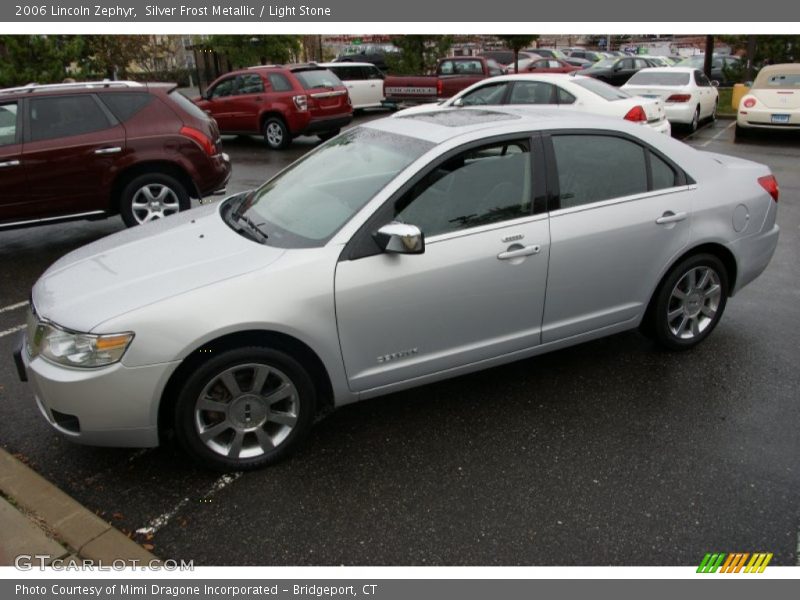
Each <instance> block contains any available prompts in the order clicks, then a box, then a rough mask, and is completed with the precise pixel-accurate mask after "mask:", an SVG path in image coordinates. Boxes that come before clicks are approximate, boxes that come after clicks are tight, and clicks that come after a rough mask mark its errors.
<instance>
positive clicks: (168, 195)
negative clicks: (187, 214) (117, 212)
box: [131, 183, 181, 224]
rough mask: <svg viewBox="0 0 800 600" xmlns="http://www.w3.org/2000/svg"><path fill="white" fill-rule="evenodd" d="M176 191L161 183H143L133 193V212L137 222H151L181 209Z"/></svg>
mask: <svg viewBox="0 0 800 600" xmlns="http://www.w3.org/2000/svg"><path fill="white" fill-rule="evenodd" d="M180 209H181V207H180V201H179V199H178V195H177V194H176V193H175V191H174V190H173V189H172V188H170V187H169V186H166V185H164V184H161V183H150V184H147V185H143V186H142V187H140V188H139V189H138V190H136V193H134V195H133V199H132V201H131V212H132V213H133V217H134V218H135V219H136V222H137V223H140V224H141V223H149V222H150V221H152V220H153V219H161V218H164V217H166V216H168V215H171V214H173V213H177V212H178V211H180Z"/></svg>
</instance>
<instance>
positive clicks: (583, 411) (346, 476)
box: [0, 117, 800, 565]
mask: <svg viewBox="0 0 800 600" xmlns="http://www.w3.org/2000/svg"><path fill="white" fill-rule="evenodd" d="M368 118H371V117H368ZM687 142H688V143H690V144H692V145H693V146H696V147H700V148H702V149H706V150H710V151H715V152H723V153H728V154H734V155H737V156H742V157H746V158H751V159H753V160H757V161H760V162H764V163H766V164H768V165H769V166H770V167H771V168H772V170H773V171H774V173H775V174H776V176H777V178H778V181H779V182H780V186H781V200H780V205H779V216H778V221H779V224H780V225H781V227H782V233H781V238H780V243H779V245H778V250H777V252H776V254H775V257H774V258H773V260H772V262H771V264H770V266H769V267H768V269H767V271H766V272H765V273H764V274H763V275H762V276H761V277H760V278H759V279H758V280H756V281H755V282H754V283H753V284H751V285H750V286H749V287H747V288H745V289H744V290H743V291H742V292H741V293H740V294H739V295H737V296H736V297H735V298H733V299H732V300H731V301H730V302H729V303H728V306H727V309H726V313H725V316H724V318H723V319H722V322H721V323H720V325H719V327H718V328H717V329H716V331H715V332H714V334H713V335H712V336H711V337H710V338H709V339H708V340H707V341H705V342H704V343H703V344H702V345H701V346H700V347H699V348H697V349H695V350H693V351H690V352H686V353H680V354H673V353H665V352H662V351H660V350H658V349H656V348H655V347H654V346H653V345H652V344H651V343H650V342H649V341H648V340H646V339H645V338H643V337H641V336H640V335H639V334H638V333H634V332H631V333H626V334H622V335H617V336H613V337H611V338H607V339H604V340H600V341H596V342H592V343H588V344H584V345H581V346H578V347H575V348H571V349H568V350H563V351H559V352H556V353H552V354H549V355H546V356H542V357H538V358H535V359H531V360H526V361H521V362H518V363H515V364H512V365H508V366H504V367H500V368H495V369H492V370H489V371H485V372H482V373H478V374H474V375H470V376H466V377H460V378H457V379H453V380H450V381H447V382H442V383H438V384H435V385H429V386H426V387H422V388H418V389H415V390H411V391H407V392H403V393H398V394H394V395H391V396H388V397H385V398H381V399H376V400H371V401H367V402H363V403H360V404H356V405H351V406H347V407H344V408H342V409H340V410H338V411H336V412H334V413H333V414H332V415H330V416H329V417H327V418H325V419H324V420H323V421H321V422H320V423H318V424H317V425H316V426H315V428H314V429H313V431H312V433H311V436H310V438H309V440H308V442H307V444H306V445H305V446H304V448H303V449H302V450H301V451H300V452H299V453H298V454H297V455H296V456H295V457H294V458H292V459H291V460H289V461H287V462H284V463H282V464H280V465H278V466H276V467H273V468H269V469H266V470H262V471H259V472H255V473H248V474H245V475H242V476H237V475H233V476H226V477H220V476H219V475H218V474H212V473H209V472H205V471H202V470H200V469H198V468H196V467H195V466H193V465H192V464H191V463H190V461H189V460H188V459H187V458H186V457H185V456H184V455H183V454H182V452H181V451H180V450H179V449H178V448H177V447H175V446H174V445H172V444H168V445H166V446H164V447H162V448H159V449H153V450H119V449H108V448H91V447H83V446H78V445H74V444H71V443H69V442H66V441H64V440H63V439H61V438H60V437H59V436H58V435H57V434H55V433H54V432H52V431H51V430H50V428H49V426H48V425H47V424H46V423H45V421H44V420H43V419H42V417H41V416H40V415H39V413H38V410H37V409H36V407H35V405H34V401H33V397H32V394H31V392H30V390H29V388H28V386H27V385H26V384H23V383H20V382H19V381H18V380H17V376H16V373H15V371H14V367H13V363H12V361H11V358H10V357H11V351H12V340H13V339H14V337H15V336H13V335H4V334H3V332H5V331H7V330H8V329H10V328H13V327H15V326H18V325H20V324H21V323H22V322H23V320H24V308H12V309H10V310H6V311H4V312H0V444H1V445H2V446H3V447H4V448H6V449H7V450H8V451H10V452H12V453H14V454H16V455H17V456H19V457H20V458H22V459H23V460H25V461H26V462H27V463H28V464H30V465H31V466H32V467H34V468H35V469H36V470H37V471H39V472H40V473H41V474H43V475H44V476H45V477H47V478H48V479H50V480H51V481H53V482H54V483H55V484H56V485H58V486H59V487H60V488H61V489H63V490H64V491H66V492H67V493H69V494H71V495H72V496H73V497H75V498H76V499H77V500H79V501H80V502H82V503H83V504H84V505H86V506H87V507H88V508H89V509H90V510H92V511H95V512H97V513H98V514H99V515H100V516H102V517H104V518H106V519H108V520H109V521H111V522H112V523H113V524H114V525H115V526H116V527H118V528H120V529H121V530H123V531H125V532H132V535H133V536H134V538H135V539H136V540H138V541H140V542H145V541H146V542H148V543H151V544H153V545H154V550H153V551H154V553H155V554H156V555H158V556H161V557H163V558H178V559H184V560H190V559H192V560H194V561H195V564H197V565H201V564H202V565H205V564H212V565H336V564H346V565H367V564H377V565H473V564H474V565H696V564H699V562H700V560H701V559H702V557H703V555H704V554H705V553H706V552H710V551H722V552H756V551H758V552H773V553H774V555H775V556H774V558H773V561H772V564H774V565H795V564H798V560H800V556H798V555H799V554H800V467H799V466H798V457H799V456H800V435H798V424H799V423H800V402H798V399H799V398H800V394H798V391H797V390H798V389H800V370H799V369H798V368H797V360H798V355H799V354H800V353H798V343H797V340H798V338H800V319H798V312H799V311H798V308H799V307H800V261H798V260H797V257H798V256H800V243H799V242H798V231H799V229H800V171H798V169H797V164H798V161H800V138H797V137H794V138H792V137H786V138H784V137H781V138H778V139H774V138H772V137H769V138H762V139H755V140H753V141H748V143H745V144H734V143H733V128H732V122H731V121H720V122H718V123H716V124H712V125H709V126H707V127H705V128H703V129H702V130H700V131H699V132H698V133H696V134H694V135H692V136H689V137H688V138H687ZM314 144H315V140H313V139H311V138H308V139H303V140H300V141H299V142H298V143H296V144H295V145H294V146H293V147H292V148H291V149H290V150H288V151H286V152H279V153H274V152H270V151H268V150H267V149H266V148H265V147H264V146H263V145H262V144H261V142H260V141H259V140H257V139H255V138H253V139H249V138H231V139H228V140H226V141H225V146H226V150H227V151H228V152H229V153H230V154H231V156H232V158H233V161H234V165H235V166H234V176H233V180H232V182H231V185H230V187H229V189H230V191H232V192H235V191H240V190H244V189H248V188H250V187H253V186H254V185H256V184H258V183H260V182H262V181H263V180H264V179H266V178H267V177H269V176H270V175H271V174H272V173H274V172H275V171H276V170H277V169H279V168H281V167H283V166H285V165H287V164H288V163H289V162H291V161H292V160H294V159H295V158H297V157H299V156H300V155H302V153H303V152H305V151H306V150H307V149H308V148H311V147H313V145H314ZM122 227H123V226H122V223H121V221H120V220H119V219H116V218H115V219H110V220H107V221H100V222H93V223H88V222H85V223H72V224H66V225H52V226H47V227H39V228H32V229H26V230H17V231H9V232H0V264H2V269H0V311H2V309H3V307H7V306H13V305H14V304H16V303H18V302H22V301H25V300H26V299H27V297H28V294H29V289H30V287H31V285H32V284H33V283H34V281H35V280H36V279H37V277H38V276H39V275H40V274H41V273H42V272H43V271H44V270H45V269H46V268H47V266H48V265H49V264H50V263H52V262H53V261H54V260H56V259H57V258H58V257H59V256H61V255H63V254H64V253H66V252H68V251H70V250H72V249H74V248H77V247H79V246H81V245H83V244H85V243H87V242H90V241H92V240H94V239H97V238H99V237H102V236H105V235H107V234H110V233H113V232H114V231H118V230H120V229H122ZM147 260H151V261H152V262H153V264H154V267H156V266H157V264H158V256H151V257H147ZM137 530H138V531H139V532H138V533H137Z"/></svg>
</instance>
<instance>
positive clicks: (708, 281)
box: [667, 266, 722, 340]
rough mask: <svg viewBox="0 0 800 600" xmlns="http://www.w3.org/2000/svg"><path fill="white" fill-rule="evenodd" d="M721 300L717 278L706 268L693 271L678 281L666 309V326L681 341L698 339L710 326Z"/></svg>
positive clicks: (711, 270)
mask: <svg viewBox="0 0 800 600" xmlns="http://www.w3.org/2000/svg"><path fill="white" fill-rule="evenodd" d="M721 297H722V285H721V283H720V278H719V274H718V273H717V272H716V271H715V270H714V269H712V268H710V267H705V266H700V267H694V268H692V269H690V270H689V271H687V272H686V273H685V274H684V275H683V277H681V278H680V279H679V280H678V283H676V284H675V287H674V288H673V289H672V293H671V294H670V298H669V303H668V305H667V325H668V327H669V330H670V332H671V333H672V335H674V336H675V337H677V338H679V339H681V340H691V339H694V338H696V337H697V336H699V335H701V334H702V333H703V332H704V331H705V330H706V329H707V328H708V327H709V326H710V325H712V324H713V323H714V319H715V318H716V316H717V311H718V310H719V305H720V299H721Z"/></svg>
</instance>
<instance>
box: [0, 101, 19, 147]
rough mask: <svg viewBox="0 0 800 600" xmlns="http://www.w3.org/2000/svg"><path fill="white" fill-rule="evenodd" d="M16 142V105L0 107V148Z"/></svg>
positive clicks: (14, 103)
mask: <svg viewBox="0 0 800 600" xmlns="http://www.w3.org/2000/svg"><path fill="white" fill-rule="evenodd" d="M16 141H17V103H16V102H12V103H10V104H3V105H0V146H8V145H9V144H13V143H15V142H16Z"/></svg>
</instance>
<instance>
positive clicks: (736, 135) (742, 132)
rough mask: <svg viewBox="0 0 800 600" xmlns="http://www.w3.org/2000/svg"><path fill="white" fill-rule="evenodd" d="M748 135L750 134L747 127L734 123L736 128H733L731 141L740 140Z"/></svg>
mask: <svg viewBox="0 0 800 600" xmlns="http://www.w3.org/2000/svg"><path fill="white" fill-rule="evenodd" d="M749 135H750V132H749V131H748V130H747V129H745V128H744V127H739V124H738V123H737V124H736V129H734V132H733V141H734V142H740V141H742V140H743V139H744V138H746V137H748V136H749Z"/></svg>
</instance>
